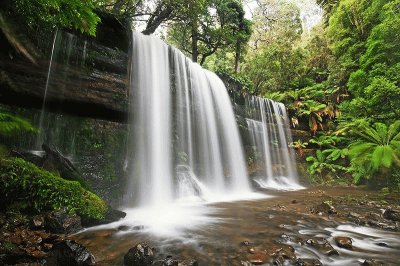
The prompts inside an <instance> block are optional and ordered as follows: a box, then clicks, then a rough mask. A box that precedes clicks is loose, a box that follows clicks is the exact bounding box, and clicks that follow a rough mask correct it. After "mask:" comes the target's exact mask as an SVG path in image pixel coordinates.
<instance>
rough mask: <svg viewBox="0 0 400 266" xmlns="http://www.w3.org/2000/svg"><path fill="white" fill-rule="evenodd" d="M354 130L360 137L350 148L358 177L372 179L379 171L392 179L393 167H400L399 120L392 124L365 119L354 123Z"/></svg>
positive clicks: (352, 131)
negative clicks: (368, 121)
mask: <svg viewBox="0 0 400 266" xmlns="http://www.w3.org/2000/svg"><path fill="white" fill-rule="evenodd" d="M351 133H352V134H354V135H355V136H357V137H358V138H357V139H355V140H354V141H353V142H352V143H351V145H350V148H349V155H350V158H351V163H352V165H353V166H354V169H355V173H354V177H355V179H356V180H360V178H361V177H362V176H363V177H364V178H366V179H370V178H372V177H375V176H374V175H375V174H378V176H379V177H381V178H384V179H386V181H387V183H389V180H390V179H391V178H392V173H393V171H394V169H397V168H399V167H400V120H398V121H396V122H394V123H393V124H391V125H390V126H389V127H388V126H387V125H385V124H383V123H375V124H374V125H373V126H369V125H368V124H365V123H363V124H360V125H359V126H357V127H353V128H352V130H351Z"/></svg>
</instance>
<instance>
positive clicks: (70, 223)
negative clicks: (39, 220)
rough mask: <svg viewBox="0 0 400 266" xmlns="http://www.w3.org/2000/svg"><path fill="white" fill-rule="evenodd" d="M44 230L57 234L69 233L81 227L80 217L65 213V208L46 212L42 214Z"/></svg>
mask: <svg viewBox="0 0 400 266" xmlns="http://www.w3.org/2000/svg"><path fill="white" fill-rule="evenodd" d="M44 227H45V229H46V230H48V231H50V232H52V233H57V234H71V233H75V232H78V231H79V230H81V229H82V224H81V218H80V217H79V216H78V215H76V214H73V215H70V214H67V212H66V211H65V210H61V211H54V212H48V213H46V215H45V216H44Z"/></svg>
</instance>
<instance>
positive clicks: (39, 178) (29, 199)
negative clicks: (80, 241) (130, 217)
mask: <svg viewBox="0 0 400 266" xmlns="http://www.w3.org/2000/svg"><path fill="white" fill-rule="evenodd" d="M0 193H1V195H2V197H3V198H2V201H1V203H0V207H1V208H3V209H4V208H6V207H8V206H10V205H11V206H20V207H21V208H22V209H24V210H26V211H31V212H42V211H48V210H60V209H62V208H65V209H66V210H67V211H68V212H69V213H77V214H79V215H80V216H81V217H82V219H83V220H93V219H95V220H101V219H103V218H104V215H105V213H106V212H107V210H108V207H107V205H106V204H105V203H104V201H103V200H101V199H100V198H99V197H98V196H96V195H95V194H93V193H91V192H89V191H87V190H85V189H84V188H82V186H81V185H80V184H79V183H78V182H76V181H68V180H64V179H62V178H61V177H59V176H57V175H54V174H52V173H50V172H47V171H44V170H41V169H39V168H38V167H36V166H35V165H33V164H31V163H29V162H26V161H24V160H22V159H18V158H10V159H2V160H0Z"/></svg>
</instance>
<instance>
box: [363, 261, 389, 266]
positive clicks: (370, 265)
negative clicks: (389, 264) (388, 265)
mask: <svg viewBox="0 0 400 266" xmlns="http://www.w3.org/2000/svg"><path fill="white" fill-rule="evenodd" d="M361 265H362V266H383V265H384V264H383V263H382V262H379V261H376V260H372V259H368V260H365V261H364V262H363V263H361Z"/></svg>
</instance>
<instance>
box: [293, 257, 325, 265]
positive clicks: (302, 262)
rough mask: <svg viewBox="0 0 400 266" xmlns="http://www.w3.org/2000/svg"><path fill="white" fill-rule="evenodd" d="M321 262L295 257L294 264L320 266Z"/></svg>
mask: <svg viewBox="0 0 400 266" xmlns="http://www.w3.org/2000/svg"><path fill="white" fill-rule="evenodd" d="M322 265H323V264H322V263H321V262H320V261H319V260H317V259H301V258H300V259H297V260H296V266H322Z"/></svg>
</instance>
